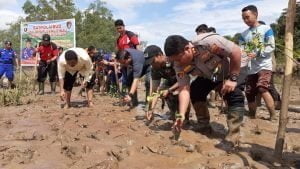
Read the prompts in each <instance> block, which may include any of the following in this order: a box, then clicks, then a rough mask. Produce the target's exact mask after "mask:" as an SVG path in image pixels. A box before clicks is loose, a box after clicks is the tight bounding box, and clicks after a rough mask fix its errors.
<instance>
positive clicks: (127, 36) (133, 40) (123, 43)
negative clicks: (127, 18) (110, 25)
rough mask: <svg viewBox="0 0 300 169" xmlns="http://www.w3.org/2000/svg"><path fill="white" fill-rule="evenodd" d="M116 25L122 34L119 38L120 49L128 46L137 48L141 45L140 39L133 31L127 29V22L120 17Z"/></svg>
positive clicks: (118, 46) (118, 47) (118, 45)
mask: <svg viewBox="0 0 300 169" xmlns="http://www.w3.org/2000/svg"><path fill="white" fill-rule="evenodd" d="M115 27H116V29H117V32H118V33H119V34H120V36H119V37H118V39H117V49H118V50H124V49H126V48H134V49H136V46H137V45H139V44H140V43H139V40H138V38H137V36H136V34H134V33H133V32H131V31H128V30H125V24H124V22H123V20H121V19H118V20H116V21H115Z"/></svg>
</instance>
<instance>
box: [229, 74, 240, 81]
mask: <svg viewBox="0 0 300 169" xmlns="http://www.w3.org/2000/svg"><path fill="white" fill-rule="evenodd" d="M238 77H239V75H238V74H236V73H232V74H230V76H229V80H230V81H233V82H236V81H237V80H238Z"/></svg>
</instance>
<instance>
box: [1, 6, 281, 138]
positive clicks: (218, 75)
mask: <svg viewBox="0 0 300 169" xmlns="http://www.w3.org/2000/svg"><path fill="white" fill-rule="evenodd" d="M241 12H242V18H243V20H244V22H245V24H246V25H247V26H249V28H248V29H247V30H245V31H244V32H243V33H242V34H241V37H240V40H239V44H236V43H234V42H232V41H230V40H228V39H226V38H224V37H223V36H221V35H219V34H217V33H216V30H215V29H214V28H213V27H210V28H209V27H208V26H207V25H205V24H201V25H199V26H198V27H197V28H196V30H195V32H196V36H195V38H194V39H192V40H191V41H190V40H188V39H186V38H184V37H183V36H180V35H170V36H168V37H167V38H166V40H165V43H164V52H163V51H162V49H161V48H160V47H158V46H156V45H149V46H147V47H146V49H145V50H144V51H141V50H139V49H138V45H139V40H138V37H137V35H136V34H135V33H133V32H131V31H128V30H126V29H125V24H124V22H123V21H122V20H120V19H118V20H116V21H115V28H116V30H117V32H118V33H119V37H118V39H117V40H116V49H117V52H116V55H115V57H113V58H110V59H104V57H103V56H102V57H100V58H98V59H97V57H96V55H97V53H98V52H97V51H96V49H95V48H94V47H93V46H91V47H89V48H87V49H83V48H70V49H67V50H65V51H63V52H62V53H59V51H58V49H57V47H56V45H55V44H54V43H52V42H51V41H50V36H49V35H47V34H46V35H44V36H43V37H42V40H43V41H42V43H41V44H40V46H39V47H38V48H37V49H36V52H37V53H39V54H40V62H39V67H38V79H37V80H38V82H39V93H40V94H43V93H44V81H45V79H46V76H47V75H46V74H47V72H48V74H49V79H50V83H51V91H52V92H55V86H56V81H57V77H58V81H59V86H60V97H61V99H62V100H63V101H65V103H66V107H70V106H71V104H70V103H71V102H70V98H71V91H72V88H73V85H74V83H75V81H76V79H77V77H78V74H80V76H81V79H82V81H81V85H82V87H83V88H86V92H87V100H88V106H93V105H94V103H93V101H92V98H93V88H94V85H95V84H96V83H98V84H99V83H101V84H100V85H99V86H103V87H102V89H101V90H100V91H104V88H105V87H104V85H103V84H104V83H105V82H104V81H105V80H103V79H104V76H103V75H106V76H107V77H109V76H111V77H112V78H113V79H114V80H112V81H114V82H113V83H115V84H116V85H117V88H118V89H119V90H121V88H123V87H124V88H126V89H127V90H126V93H127V94H126V95H125V96H124V98H123V101H124V102H125V103H130V105H131V106H133V107H135V106H137V104H138V99H137V88H138V85H139V84H140V83H139V81H140V79H141V78H142V77H144V79H145V88H146V97H148V98H150V99H146V101H148V109H147V112H146V117H147V119H148V120H151V119H153V113H154V111H155V106H156V103H157V100H158V98H163V100H164V101H166V103H167V105H168V108H169V112H170V114H171V116H170V118H171V119H172V120H173V121H174V125H173V130H175V131H180V130H181V128H182V127H183V125H187V123H189V117H190V116H189V113H190V109H191V105H192V106H193V108H194V110H195V112H196V117H197V125H199V130H204V131H207V130H210V129H211V127H210V114H209V109H208V101H207V97H208V95H209V93H211V92H212V91H216V93H218V94H219V96H220V98H223V100H224V103H225V105H226V109H227V125H228V135H227V137H226V138H227V139H228V141H230V142H232V143H234V144H235V143H236V142H237V141H238V138H239V131H240V126H241V125H242V123H243V117H244V114H245V113H246V109H245V98H244V94H245V95H246V98H247V101H248V107H249V116H250V117H251V118H255V116H256V108H257V102H256V100H258V99H257V98H258V96H261V97H262V98H263V99H264V101H265V103H266V107H267V108H268V110H269V113H270V120H274V119H275V117H276V111H275V101H276V103H277V102H279V101H280V96H279V94H278V93H277V95H276V92H270V91H274V90H275V91H276V89H275V88H274V87H273V88H272V87H271V86H272V55H273V53H274V49H275V41H274V34H273V31H272V29H271V28H270V26H267V25H265V24H263V23H260V22H259V21H258V10H257V8H256V7H255V6H254V5H249V6H246V7H244V8H243V9H242V11H241ZM5 45H6V48H5V49H2V50H1V51H0V52H1V56H0V73H1V74H0V75H1V76H2V75H3V73H4V72H6V76H8V78H9V80H12V79H13V76H12V75H11V74H10V71H11V67H9V66H6V65H8V64H12V62H13V60H14V59H15V52H13V50H12V49H10V48H9V45H11V43H10V44H9V43H8V42H6V43H5ZM119 82H120V83H119ZM118 84H121V86H122V87H120V85H118ZM273 86H274V85H273ZM271 93H275V94H271ZM274 95H276V96H274ZM213 97H214V96H211V97H210V98H213ZM274 100H275V101H274Z"/></svg>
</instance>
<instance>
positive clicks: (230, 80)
mask: <svg viewBox="0 0 300 169" xmlns="http://www.w3.org/2000/svg"><path fill="white" fill-rule="evenodd" d="M164 48H165V53H166V56H167V57H168V58H169V59H170V61H173V62H174V69H175V71H176V76H177V80H178V84H179V89H178V90H179V114H180V116H178V117H176V121H175V123H174V126H173V127H174V128H175V129H176V130H179V131H180V130H181V127H182V122H183V120H184V118H185V113H186V110H187V108H188V106H189V102H190V99H191V101H192V104H193V107H194V109H195V111H196V114H197V112H206V113H205V115H206V116H207V118H206V119H208V120H206V121H205V122H206V123H209V111H208V109H206V110H201V108H199V105H201V104H205V103H206V97H207V95H208V94H209V92H210V91H211V90H213V89H215V88H217V89H219V90H220V93H221V94H222V95H223V97H224V99H225V100H226V101H227V104H228V116H227V124H228V135H227V137H226V139H227V140H228V141H230V142H232V143H233V144H234V145H236V143H237V142H238V140H239V130H240V125H241V124H242V121H243V114H244V112H245V108H244V96H243V93H242V91H241V90H240V89H239V88H237V87H236V86H237V79H238V76H239V73H240V64H241V50H240V48H239V46H237V45H235V44H234V43H233V42H231V41H229V40H227V39H225V38H224V37H222V36H220V35H217V34H214V33H202V34H199V35H198V36H197V37H196V38H195V39H194V40H193V41H192V43H191V42H189V41H188V40H187V39H185V38H184V37H182V36H180V35H172V36H169V37H168V38H167V39H166V41H165V45H164ZM229 59H230V60H229ZM191 81H192V82H191ZM190 91H192V92H190ZM200 107H201V106H200ZM199 120H200V121H201V119H198V121H199Z"/></svg>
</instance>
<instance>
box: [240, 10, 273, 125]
mask: <svg viewBox="0 0 300 169" xmlns="http://www.w3.org/2000/svg"><path fill="white" fill-rule="evenodd" d="M242 17H243V20H244V22H245V24H246V25H248V26H249V28H248V29H247V30H246V31H244V32H243V33H242V35H241V39H240V45H241V46H242V48H243V49H244V52H245V53H246V55H247V57H248V58H249V63H248V76H247V79H246V96H247V100H248V106H249V115H250V117H252V118H255V115H256V108H257V104H256V101H255V96H256V95H257V94H258V93H260V94H261V96H262V98H263V99H264V101H265V103H266V106H267V108H268V110H269V113H270V120H274V119H275V114H276V112H275V106H274V100H273V98H272V96H271V94H270V92H269V87H270V81H271V77H272V53H273V51H274V49H275V40H274V34H273V30H272V29H271V28H270V26H267V25H262V24H260V23H259V22H258V20H257V17H258V11H257V8H256V6H254V5H249V6H247V7H245V8H243V9H242Z"/></svg>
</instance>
